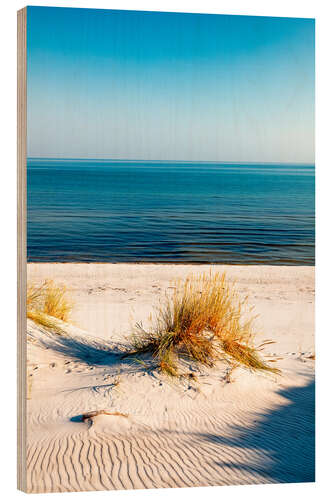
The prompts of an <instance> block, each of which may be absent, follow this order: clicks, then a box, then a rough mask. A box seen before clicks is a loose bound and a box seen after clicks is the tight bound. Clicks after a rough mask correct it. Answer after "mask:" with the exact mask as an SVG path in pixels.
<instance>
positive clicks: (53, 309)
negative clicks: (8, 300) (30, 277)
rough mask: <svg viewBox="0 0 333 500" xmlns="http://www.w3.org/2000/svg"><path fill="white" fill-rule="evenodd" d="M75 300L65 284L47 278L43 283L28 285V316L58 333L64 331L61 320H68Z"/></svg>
mask: <svg viewBox="0 0 333 500" xmlns="http://www.w3.org/2000/svg"><path fill="white" fill-rule="evenodd" d="M72 309H73V302H72V301H71V299H70V298H69V296H68V292H67V289H66V287H65V286H64V285H56V284H55V283H54V282H53V281H52V280H46V281H44V283H42V284H41V285H36V284H29V285H28V287H27V317H28V318H30V319H32V320H33V321H35V322H36V323H39V324H41V325H43V326H45V327H46V328H48V329H51V330H53V331H55V332H56V333H62V329H61V327H60V326H59V322H57V320H59V319H60V320H61V321H65V322H66V321H68V320H69V317H70V313H71V311H72Z"/></svg>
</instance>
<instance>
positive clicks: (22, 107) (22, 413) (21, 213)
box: [17, 8, 27, 491]
mask: <svg viewBox="0 0 333 500" xmlns="http://www.w3.org/2000/svg"><path fill="white" fill-rule="evenodd" d="M26 65H27V9H26V8H24V9H21V10H19V11H18V13H17V366H18V391H17V393H18V401H17V409H18V414H17V487H18V488H19V489H20V490H23V491H26V447H27V446H26V414H27V412H26V393H27V384H26V373H27V371H26V365H27V361H26V360H27V343H26V282H27V277H26V276H27V251H26V198H27V196H26V191H27V189H26V158H27V78H26Z"/></svg>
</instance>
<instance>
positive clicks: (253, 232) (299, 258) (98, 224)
mask: <svg viewBox="0 0 333 500" xmlns="http://www.w3.org/2000/svg"><path fill="white" fill-rule="evenodd" d="M314 182H315V177H314V166H313V165H312V166H310V165H302V166H300V165H262V164H260V165H254V164H249V165H236V164H232V165H226V164H215V163H207V164H204V163H166V162H125V161H122V162H116V161H95V160H45V159H39V160H37V159H30V160H28V260H29V261H30V262H33V261H50V262H51V261H61V262H67V261H72V262H87V261H95V262H198V263H201V262H221V263H230V264H239V263H242V264H255V263H262V264H293V265H295V264H299V265H301V264H302V265H304V264H305V265H313V264H314V256H315V251H314V238H315V219H314Z"/></svg>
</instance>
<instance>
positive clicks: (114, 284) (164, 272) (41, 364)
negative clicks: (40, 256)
mask: <svg viewBox="0 0 333 500" xmlns="http://www.w3.org/2000/svg"><path fill="white" fill-rule="evenodd" d="M210 267H214V269H219V270H223V271H224V270H225V271H227V276H228V278H229V279H230V280H236V281H237V288H238V290H239V292H240V295H242V296H246V295H248V296H249V302H250V304H251V305H253V306H255V312H256V313H257V314H258V315H259V317H258V319H257V329H258V330H259V331H260V332H261V334H260V336H259V337H258V341H260V339H267V338H269V339H273V340H274V341H275V342H276V343H275V344H272V345H269V346H267V348H266V351H265V352H264V354H267V355H269V356H270V358H269V359H278V358H280V357H282V358H283V359H282V360H278V361H277V362H276V363H275V365H276V366H278V367H279V368H280V369H281V370H282V376H271V375H270V376H269V375H266V374H265V375H264V374H261V375H260V374H252V373H249V372H246V371H245V370H242V369H238V370H237V371H236V372H235V373H234V375H233V379H234V381H233V382H232V383H226V381H225V371H224V370H223V369H214V370H207V369H205V370H204V371H203V373H202V376H200V377H199V382H198V383H195V382H192V381H189V382H186V383H185V382H184V381H182V382H177V383H170V382H169V380H168V379H167V378H165V377H164V376H161V375H159V373H158V372H156V371H155V372H152V373H147V371H146V370H145V369H144V368H143V367H142V366H141V365H138V364H135V363H134V364H133V363H132V362H130V361H129V360H128V359H127V360H119V356H117V353H118V352H119V351H121V350H122V349H123V346H124V344H126V335H128V334H129V333H130V331H131V328H132V326H133V325H134V323H135V322H137V321H143V322H145V321H147V318H148V316H149V314H150V313H152V312H153V307H154V305H156V304H157V303H158V301H159V299H160V298H161V297H162V296H163V294H164V293H165V291H166V290H167V289H168V287H169V286H172V283H170V282H171V281H172V280H174V279H175V278H177V277H184V276H187V275H188V274H192V273H198V272H202V271H204V270H207V269H209V268H210ZM28 277H29V280H31V281H42V280H44V279H46V278H48V279H50V278H51V279H54V280H55V281H57V282H59V283H65V284H67V285H68V287H69V288H70V290H71V293H72V296H73V298H74V300H75V304H76V308H75V310H74V312H73V322H74V323H75V326H73V327H70V328H68V335H67V336H66V337H60V336H52V335H49V334H47V332H46V331H45V330H44V329H43V328H42V327H40V326H36V325H34V324H33V323H32V322H30V321H29V322H28V323H29V324H28V334H29V338H30V339H32V342H29V343H28V371H29V376H28V380H29V387H30V389H31V390H30V391H29V392H30V394H29V396H30V399H29V400H28V471H27V472H28V474H27V476H28V491H30V492H51V491H78V490H94V489H97V490H103V489H127V488H161V487H181V486H205V485H207V486H211V485H225V484H257V483H274V482H300V481H313V480H314V361H313V360H311V359H309V356H310V355H311V354H312V353H314V268H313V267H287V266H272V267H271V266H194V265H154V264H147V265H145V264H29V265H28ZM30 375H31V376H30ZM93 410H107V411H108V412H110V413H118V414H115V415H107V414H102V415H98V416H95V417H92V418H91V419H90V420H85V421H84V422H82V419H81V416H82V414H85V413H87V412H89V411H93Z"/></svg>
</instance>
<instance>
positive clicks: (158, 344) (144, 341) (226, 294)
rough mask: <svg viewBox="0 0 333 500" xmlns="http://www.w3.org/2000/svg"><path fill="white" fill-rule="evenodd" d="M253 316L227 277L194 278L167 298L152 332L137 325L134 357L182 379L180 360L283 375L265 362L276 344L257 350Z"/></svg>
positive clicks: (201, 276)
mask: <svg viewBox="0 0 333 500" xmlns="http://www.w3.org/2000/svg"><path fill="white" fill-rule="evenodd" d="M250 312H251V311H249V309H248V308H247V299H245V300H244V301H241V300H240V299H239V298H238V296H237V293H236V291H235V288H234V286H233V285H231V284H229V283H228V282H227V280H226V276H225V274H221V273H218V272H217V273H203V274H201V275H199V277H195V276H189V277H188V278H187V279H186V280H185V281H178V282H176V284H175V287H174V291H173V292H172V293H171V295H170V294H169V295H166V296H165V301H164V302H163V303H162V304H161V306H160V307H159V309H158V311H157V315H156V318H155V323H154V324H153V328H152V329H150V330H149V331H147V330H145V329H144V328H143V327H142V325H141V324H137V325H136V330H135V333H134V335H133V337H132V351H131V354H138V353H140V354H144V353H150V354H152V356H153V358H154V360H155V361H157V364H158V366H159V368H160V370H161V371H162V372H164V373H166V374H168V375H171V376H177V375H179V361H180V358H182V359H187V360H191V361H196V362H198V363H199V364H202V365H205V366H214V365H215V364H216V362H217V361H219V360H226V361H229V363H230V362H232V363H233V364H236V365H243V366H245V367H247V368H249V369H251V370H264V371H270V372H273V373H279V370H278V369H276V368H271V367H270V366H269V365H268V364H267V362H265V361H263V360H262V359H261V358H260V355H259V350H260V349H262V348H263V347H264V346H265V345H266V344H268V343H271V341H264V342H263V343H262V344H261V345H259V346H257V347H255V344H254V340H255V334H254V332H253V330H252V323H253V320H254V317H253V315H252V316H251V315H250ZM244 313H245V314H244ZM245 316H247V317H248V319H244V317H245Z"/></svg>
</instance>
